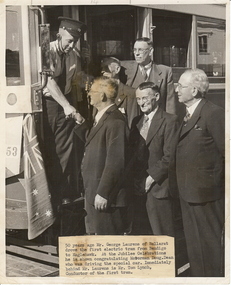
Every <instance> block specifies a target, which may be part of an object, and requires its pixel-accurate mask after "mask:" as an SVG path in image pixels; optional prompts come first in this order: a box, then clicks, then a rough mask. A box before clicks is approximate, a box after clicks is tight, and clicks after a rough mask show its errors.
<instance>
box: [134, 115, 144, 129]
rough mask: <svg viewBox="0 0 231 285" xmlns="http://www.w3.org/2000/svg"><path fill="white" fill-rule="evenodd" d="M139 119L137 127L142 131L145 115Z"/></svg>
mask: <svg viewBox="0 0 231 285" xmlns="http://www.w3.org/2000/svg"><path fill="white" fill-rule="evenodd" d="M137 119H138V121H137V123H136V127H137V129H138V130H140V129H141V127H142V124H143V119H144V114H142V115H140V116H139V117H138V118H137Z"/></svg>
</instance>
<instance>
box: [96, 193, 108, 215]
mask: <svg viewBox="0 0 231 285" xmlns="http://www.w3.org/2000/svg"><path fill="white" fill-rule="evenodd" d="M94 206H95V209H96V210H99V211H103V210H106V208H107V199H105V198H103V197H102V196H100V195H99V194H97V195H96V196H95V203H94Z"/></svg>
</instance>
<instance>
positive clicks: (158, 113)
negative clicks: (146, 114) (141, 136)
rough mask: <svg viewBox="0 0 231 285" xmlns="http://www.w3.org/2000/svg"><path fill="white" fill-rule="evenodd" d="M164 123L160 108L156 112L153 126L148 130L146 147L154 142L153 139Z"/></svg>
mask: <svg viewBox="0 0 231 285" xmlns="http://www.w3.org/2000/svg"><path fill="white" fill-rule="evenodd" d="M163 121H164V118H163V111H162V110H161V109H160V108H158V110H157V111H156V114H155V115H154V116H153V118H152V121H151V125H150V127H149V130H148V136H147V139H146V145H148V144H149V143H150V141H151V140H152V138H153V137H154V136H155V135H156V133H157V131H158V130H159V128H160V126H161V125H162V123H163Z"/></svg>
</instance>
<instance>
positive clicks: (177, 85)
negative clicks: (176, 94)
mask: <svg viewBox="0 0 231 285" xmlns="http://www.w3.org/2000/svg"><path fill="white" fill-rule="evenodd" d="M188 87H189V86H183V85H181V84H180V83H177V84H176V88H178V89H179V90H181V89H182V88H188Z"/></svg>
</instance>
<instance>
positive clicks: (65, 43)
mask: <svg viewBox="0 0 231 285" xmlns="http://www.w3.org/2000/svg"><path fill="white" fill-rule="evenodd" d="M59 20H60V26H59V31H58V34H57V40H56V41H54V42H51V43H50V58H51V70H52V72H53V75H52V76H50V77H48V82H47V86H46V88H45V89H44V96H43V114H44V117H43V120H44V145H45V146H44V148H45V149H44V151H45V164H46V171H47V175H48V182H49V183H50V186H51V198H52V201H53V203H54V206H55V208H56V207H57V206H59V205H60V204H61V203H62V200H63V199H65V201H69V200H71V199H72V198H75V194H76V193H75V191H76V189H74V187H72V185H71V184H72V181H71V179H72V178H71V177H72V175H71V173H72V171H73V160H72V158H73V155H72V151H73V128H74V126H75V121H74V119H73V117H74V115H75V114H76V112H77V111H76V109H75V107H74V106H73V105H72V100H73V98H72V94H71V91H72V88H73V85H75V84H76V81H77V78H78V76H77V74H78V71H80V59H79V55H78V54H77V51H76V50H75V49H74V48H75V45H76V43H77V41H78V40H79V38H80V37H81V35H82V34H83V33H84V32H85V31H86V25H85V24H84V23H82V22H79V21H76V20H73V19H71V18H65V17H59ZM75 95H76V94H75ZM76 96H77V95H76Z"/></svg>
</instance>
